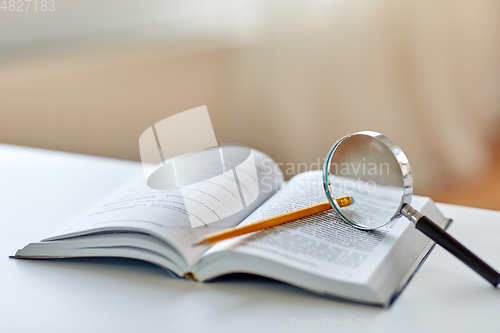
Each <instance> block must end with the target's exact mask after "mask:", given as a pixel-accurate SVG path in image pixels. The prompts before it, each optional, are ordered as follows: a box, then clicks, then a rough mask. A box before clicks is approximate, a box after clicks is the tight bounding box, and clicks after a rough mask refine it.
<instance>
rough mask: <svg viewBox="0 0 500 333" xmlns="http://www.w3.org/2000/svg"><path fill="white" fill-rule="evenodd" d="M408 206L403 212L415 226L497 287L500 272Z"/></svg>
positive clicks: (499, 280) (499, 281)
mask: <svg viewBox="0 0 500 333" xmlns="http://www.w3.org/2000/svg"><path fill="white" fill-rule="evenodd" d="M406 206H409V205H405V207H403V210H402V213H403V215H404V216H406V217H407V218H408V219H409V220H410V221H412V222H413V223H415V228H417V229H418V230H420V231H421V232H423V233H424V234H425V235H427V236H428V237H429V238H430V239H432V240H433V241H435V242H436V243H437V244H439V245H441V246H442V247H444V248H445V249H446V250H448V252H450V253H451V254H453V255H454V256H455V257H457V258H458V259H460V260H461V261H462V262H463V263H464V264H466V265H467V266H469V267H470V268H472V269H473V270H474V271H476V272H477V273H478V274H479V275H481V276H482V277H484V278H485V279H486V280H488V282H490V283H491V284H492V285H494V286H495V287H496V286H497V285H498V284H499V283H500V274H499V273H498V272H497V271H495V270H494V269H493V268H491V267H490V266H489V265H488V264H487V263H485V262H484V261H482V260H481V259H480V258H479V257H477V256H476V255H475V254H474V253H472V252H471V251H470V250H469V249H467V248H466V247H465V246H463V245H462V244H461V243H460V242H459V241H457V240H456V239H455V238H453V237H452V236H451V235H449V234H448V233H447V232H446V231H444V230H443V229H441V228H440V227H439V226H438V225H437V224H436V223H434V222H432V221H431V220H430V219H429V218H428V217H427V216H424V215H422V214H420V213H419V212H418V211H416V210H415V209H414V208H413V207H411V206H409V207H406Z"/></svg>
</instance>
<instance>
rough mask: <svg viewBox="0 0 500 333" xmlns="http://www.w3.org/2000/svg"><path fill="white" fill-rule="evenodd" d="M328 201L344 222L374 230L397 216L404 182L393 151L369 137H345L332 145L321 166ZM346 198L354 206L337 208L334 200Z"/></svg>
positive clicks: (357, 135) (360, 135)
mask: <svg viewBox="0 0 500 333" xmlns="http://www.w3.org/2000/svg"><path fill="white" fill-rule="evenodd" d="M324 171H325V172H324V177H327V178H328V181H329V186H327V188H326V193H327V196H328V199H329V201H330V203H331V204H332V206H334V208H335V210H336V211H337V212H338V213H339V214H340V216H341V217H342V218H343V219H344V220H345V221H347V222H349V223H351V224H353V225H354V226H356V227H358V228H362V229H375V228H379V227H381V226H384V225H386V224H387V223H389V222H390V221H392V220H393V219H394V218H396V217H398V216H400V214H399V212H400V210H401V205H402V198H403V196H404V183H403V175H402V173H401V167H400V165H399V164H398V161H397V160H396V157H395V155H394V152H393V151H391V149H389V148H388V147H387V146H386V145H385V144H384V143H382V142H381V141H379V140H377V139H376V138H374V137H372V136H369V135H362V134H355V135H351V136H346V137H344V138H342V139H340V140H339V141H337V142H336V143H335V145H333V147H332V149H331V150H330V152H329V154H328V156H327V160H326V163H325V170H324ZM341 196H350V197H352V198H353V199H354V203H353V204H352V205H350V206H348V207H344V208H340V207H339V206H338V205H336V204H335V202H334V201H335V200H333V199H334V198H338V197H341Z"/></svg>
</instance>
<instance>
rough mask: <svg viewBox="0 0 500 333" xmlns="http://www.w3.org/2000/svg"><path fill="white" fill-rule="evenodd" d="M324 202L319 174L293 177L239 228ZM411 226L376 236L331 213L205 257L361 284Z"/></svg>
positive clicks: (223, 245)
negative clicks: (230, 255)
mask: <svg viewBox="0 0 500 333" xmlns="http://www.w3.org/2000/svg"><path fill="white" fill-rule="evenodd" d="M421 199H423V198H416V200H414V201H413V204H414V206H415V208H417V209H419V208H420V206H422V204H423V202H424V201H425V200H421ZM326 200H327V199H326V195H325V193H324V190H323V184H322V178H321V172H320V171H311V172H306V173H302V174H299V175H297V176H295V177H293V178H292V179H291V180H290V181H289V182H288V183H287V184H286V185H285V186H284V187H283V188H282V189H281V190H280V191H278V192H277V193H276V194H274V195H273V196H272V197H271V198H270V199H269V200H268V201H267V202H265V203H264V204H263V205H262V206H261V207H259V208H258V209H257V210H256V211H255V212H254V213H252V214H251V215H250V216H249V217H248V218H246V219H245V220H244V221H243V222H242V223H241V224H240V225H245V224H248V223H252V222H255V221H258V220H261V219H264V218H268V217H271V216H275V215H278V214H282V213H285V212H289V211H292V210H296V209H299V208H302V207H306V206H309V205H312V204H316V203H320V202H323V201H326ZM378 209H383V207H379V208H378ZM408 225H409V222H408V221H407V220H406V219H404V218H400V219H398V220H395V221H393V222H391V223H390V224H389V225H387V226H384V227H382V228H379V229H376V230H373V231H366V230H360V229H357V228H355V227H353V226H351V225H350V224H348V223H346V222H344V221H343V220H341V219H340V217H339V216H338V215H337V213H336V212H335V211H334V210H333V209H332V210H329V211H327V212H323V213H320V214H317V215H312V216H309V217H305V218H302V219H300V220H298V221H295V222H290V223H286V224H283V225H280V226H277V227H274V228H269V229H265V230H262V231H258V232H255V233H252V234H249V235H243V236H240V237H237V238H234V239H229V240H226V241H223V242H220V243H217V244H215V245H214V246H213V247H212V248H211V249H210V250H209V251H207V253H206V254H205V255H204V256H203V258H207V259H208V256H209V255H210V254H213V253H218V252H224V251H231V252H232V251H236V252H241V253H246V254H251V255H253V256H260V257H263V258H266V259H270V260H273V261H277V262H280V263H284V264H286V265H288V266H291V267H295V268H297V269H300V270H304V271H308V272H311V273H313V274H318V275H323V276H326V277H328V278H335V279H338V280H344V281H349V282H352V281H359V282H360V283H363V282H364V281H366V279H368V278H369V276H370V275H371V274H372V273H373V271H374V270H375V269H376V268H377V267H378V266H379V264H380V262H381V261H382V260H383V258H384V257H385V255H386V254H387V253H388V252H389V251H390V250H391V248H392V246H393V245H394V244H395V242H396V240H397V239H398V237H399V236H400V235H401V234H402V233H403V231H404V230H405V229H406V228H407V226H408ZM202 260H204V259H202Z"/></svg>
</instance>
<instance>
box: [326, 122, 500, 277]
mask: <svg viewBox="0 0 500 333" xmlns="http://www.w3.org/2000/svg"><path fill="white" fill-rule="evenodd" d="M323 185H324V187H325V192H326V195H327V198H328V201H329V202H330V204H331V206H332V207H333V208H334V209H335V210H336V212H337V213H338V214H339V216H340V217H341V218H342V219H343V220H344V221H345V222H347V223H349V224H351V225H353V226H354V227H356V228H359V229H364V230H373V229H377V228H380V227H382V226H384V225H386V224H388V223H390V222H391V221H393V220H395V219H397V218H399V217H401V216H404V217H406V218H408V219H409V220H410V221H411V222H413V224H414V225H415V228H417V229H418V230H420V231H421V232H423V233H424V234H425V235H427V236H428V237H429V238H430V239H432V240H433V241H435V242H436V243H437V244H439V245H441V246H442V247H444V248H445V249H446V250H448V251H449V252H450V253H451V254H453V255H454V256H455V257H457V258H458V259H460V260H461V261H462V262H463V263H465V264H466V265H467V266H469V267H470V268H472V269H473V270H474V271H476V272H477V273H478V274H479V275H481V276H482V277H484V278H485V279H486V280H488V282H490V283H491V284H493V285H494V286H497V285H498V284H499V283H500V274H499V273H498V272H496V271H495V270H494V269H493V268H491V267H490V266H488V265H487V264H486V263H485V262H484V261H482V260H481V259H479V258H478V257H477V256H476V255H475V254H474V253H472V252H471V251H469V250H468V249H467V248H466V247H465V246H463V245H462V244H460V243H459V242H458V241H457V240H456V239H455V238H453V237H452V236H450V235H449V234H448V233H447V232H446V231H444V230H443V229H441V228H440V227H439V226H438V225H437V224H435V223H434V222H432V221H431V220H430V219H429V218H428V217H426V216H424V215H422V214H420V213H419V212H418V211H417V210H416V209H415V208H413V207H412V206H411V199H412V194H413V178H412V173H411V168H410V164H409V162H408V158H407V157H406V155H405V154H404V153H403V151H402V150H401V148H399V147H398V145H396V144H395V143H394V142H392V141H391V140H390V139H389V138H387V137H386V136H384V135H382V134H380V133H377V132H371V131H363V132H358V133H354V134H350V135H346V136H344V137H343V138H341V139H340V140H338V141H337V142H336V143H335V144H334V145H333V146H332V148H331V149H330V151H329V152H328V155H327V156H326V160H325V164H324V167H323ZM341 196H351V197H352V198H354V203H353V204H352V205H350V206H348V207H343V208H342V209H341V207H340V206H339V205H338V203H337V201H336V200H335V198H337V197H341Z"/></svg>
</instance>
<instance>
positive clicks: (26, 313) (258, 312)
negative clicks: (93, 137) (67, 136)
mask: <svg viewBox="0 0 500 333" xmlns="http://www.w3.org/2000/svg"><path fill="white" fill-rule="evenodd" d="M140 172H141V169H140V164H139V163H136V162H130V161H121V160H113V159H107V158H100V157H94V156H86V155H78V154H70V153H63V152H56V151H49V150H41V149H34V148H26V147H19V146H11V145H2V144H0V332H5V333H7V332H207V331H213V332H268V331H269V332H271V331H272V332H281V331H299V332H302V331H307V330H306V329H303V327H305V326H308V325H314V322H315V321H316V322H317V323H316V325H318V324H321V325H322V326H321V327H319V328H318V326H316V329H313V331H315V332H317V331H340V329H336V327H337V328H338V327H339V326H340V325H344V326H345V329H344V330H345V331H357V332H360V331H376V332H385V331H392V332H401V331H415V332H437V331H439V332H452V331H458V332H469V331H470V332H479V331H481V332H488V331H489V332H498V331H500V319H499V310H500V290H498V289H494V288H492V287H491V286H489V285H488V284H487V283H486V282H485V281H483V280H482V278H481V277H479V276H478V275H477V274H475V273H474V272H472V271H471V270H470V269H469V268H468V267H466V266H465V265H463V264H462V263H460V262H459V261H458V260H456V259H455V258H454V257H452V256H451V255H450V254H448V253H447V252H445V251H444V250H443V249H441V248H436V249H435V250H434V252H433V253H432V254H431V255H430V257H429V258H428V260H427V261H426V262H425V264H424V265H423V267H422V268H421V269H420V271H419V272H418V273H417V274H416V276H415V277H414V278H413V280H412V281H411V282H410V284H409V286H408V287H407V288H406V290H404V292H403V294H402V295H401V296H400V297H399V299H398V300H397V301H396V303H395V304H394V305H393V306H392V307H391V308H390V309H379V308H371V307H366V306H358V305H351V304H346V303H342V302H337V301H333V300H330V299H326V298H322V297H319V296H316V295H313V294H311V293H308V292H306V291H303V290H300V289H298V288H294V287H291V286H288V285H285V284H282V283H278V282H274V281H269V280H265V279H250V278H248V279H226V280H223V281H219V282H212V283H207V284H200V283H195V282H189V281H184V280H176V279H173V278H171V277H169V275H168V274H167V273H165V272H164V271H162V270H161V269H159V268H157V267H155V266H153V265H149V264H146V263H141V262H137V261H133V260H126V259H123V260H112V259H109V260H105V259H102V260H99V259H96V260H72V259H70V260H59V261H33V260H14V259H9V258H8V255H9V254H12V253H13V252H15V250H16V249H18V248H20V247H22V246H24V245H26V244H27V243H28V242H30V241H36V240H38V239H39V238H40V237H41V235H43V234H44V233H45V232H46V231H47V230H48V229H50V228H51V227H54V226H56V225H57V224H58V223H60V222H61V221H62V220H64V219H65V218H67V217H69V216H71V215H72V214H73V213H75V212H77V211H78V210H80V209H82V208H84V207H86V206H87V205H89V204H90V203H91V202H93V201H94V200H96V199H98V198H99V197H102V196H104V195H105V194H106V193H107V192H108V191H110V190H111V189H113V188H115V187H116V186H118V185H119V184H120V183H122V182H123V181H126V180H127V179H130V178H131V177H133V176H134V175H136V174H137V173H140ZM439 207H440V208H441V209H442V211H443V212H444V213H445V215H447V216H448V217H451V218H453V219H454V223H453V224H452V226H451V227H450V229H449V231H450V233H451V234H452V235H454V236H456V237H457V238H458V239H459V240H461V241H462V242H463V243H464V244H466V245H467V246H469V247H470V248H471V249H472V250H473V251H474V252H476V253H477V254H478V255H479V256H480V257H482V258H483V259H484V260H486V261H487V262H489V263H490V264H491V265H493V266H494V267H496V268H500V212H495V211H488V210H483V209H475V208H467V207H459V206H454V205H446V204H439ZM367 321H370V322H371V323H368V324H367ZM327 325H328V327H327ZM384 327H385V328H390V327H392V329H386V330H384V329H383V328H384ZM398 327H399V329H398ZM405 328H406V329H405Z"/></svg>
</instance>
